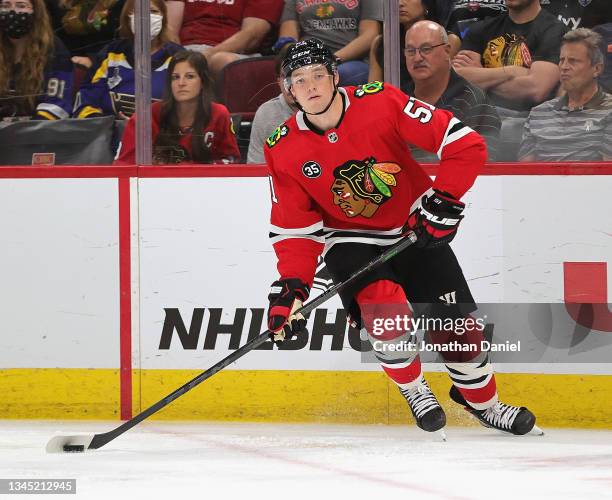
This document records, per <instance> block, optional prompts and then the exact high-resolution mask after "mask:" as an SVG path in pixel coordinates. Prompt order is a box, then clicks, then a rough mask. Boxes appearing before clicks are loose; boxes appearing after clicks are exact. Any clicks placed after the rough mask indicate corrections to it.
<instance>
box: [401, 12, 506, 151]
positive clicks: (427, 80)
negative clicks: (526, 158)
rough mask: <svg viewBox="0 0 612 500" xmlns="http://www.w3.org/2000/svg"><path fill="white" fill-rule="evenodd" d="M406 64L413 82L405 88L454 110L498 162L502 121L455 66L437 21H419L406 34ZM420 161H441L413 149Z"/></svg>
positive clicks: (411, 92) (444, 33) (444, 31)
mask: <svg viewBox="0 0 612 500" xmlns="http://www.w3.org/2000/svg"><path fill="white" fill-rule="evenodd" d="M405 47H406V48H405V49H404V51H405V53H406V67H407V68H408V73H410V76H411V77H412V82H411V83H410V84H409V85H408V86H406V87H405V88H402V90H403V91H405V92H406V93H407V94H408V95H412V96H415V97H417V98H418V99H420V100H421V101H424V102H428V103H430V104H433V105H434V106H436V107H437V108H441V109H445V110H447V111H450V112H452V113H453V115H455V116H456V117H457V118H458V119H459V120H461V121H462V122H463V123H464V124H466V125H467V126H468V127H470V128H471V129H472V130H475V131H476V132H478V133H479V134H480V135H481V136H482V137H483V138H484V139H485V142H486V145H487V157H488V160H489V161H495V158H496V155H497V147H498V141H499V131H500V128H501V121H500V119H499V115H498V114H497V110H496V109H495V107H494V106H492V105H491V103H490V102H489V99H488V97H487V95H486V93H485V92H484V91H483V90H482V89H480V88H478V87H476V86H474V85H472V84H470V83H469V82H468V81H467V80H465V79H464V78H462V77H460V76H459V75H458V74H457V73H456V72H455V71H454V70H453V69H452V68H451V58H450V45H449V43H448V35H447V34H446V30H445V29H444V28H443V27H442V26H440V25H439V24H437V23H435V22H433V21H419V22H418V23H415V24H414V25H413V26H412V27H411V28H410V29H409V30H408V31H407V33H406V44H405ZM411 152H412V156H413V157H414V159H415V160H416V161H420V162H424V161H438V158H437V156H436V155H433V154H431V153H427V152H425V151H423V150H421V149H418V148H416V147H412V148H411Z"/></svg>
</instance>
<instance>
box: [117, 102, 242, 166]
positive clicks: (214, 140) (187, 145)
mask: <svg viewBox="0 0 612 500" xmlns="http://www.w3.org/2000/svg"><path fill="white" fill-rule="evenodd" d="M161 104H162V103H161V102H155V103H153V104H152V105H151V142H152V143H153V144H155V139H157V135H158V134H159V129H160V123H159V121H160V117H161ZM136 120H137V116H136V114H133V115H132V116H131V117H130V119H129V120H128V122H127V124H126V126H125V131H124V132H123V137H122V138H121V144H120V145H119V149H118V151H117V157H116V159H115V161H114V162H113V165H132V164H134V163H136ZM202 134H204V143H205V144H206V146H207V147H208V149H209V150H210V161H211V163H232V162H234V161H236V160H239V159H240V149H238V142H237V141H236V135H235V134H234V128H233V126H232V121H231V118H230V114H229V111H228V110H227V108H226V107H225V106H223V104H218V103H216V102H213V103H212V109H211V116H210V121H209V122H208V125H207V126H206V128H205V129H204V130H203V131H202ZM191 135H192V134H191V132H189V133H185V134H184V135H182V136H181V138H180V140H179V147H180V149H177V151H176V155H175V156H176V161H175V163H182V162H187V163H192V161H191V160H189V158H190V157H191Z"/></svg>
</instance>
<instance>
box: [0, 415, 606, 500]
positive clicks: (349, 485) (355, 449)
mask: <svg viewBox="0 0 612 500" xmlns="http://www.w3.org/2000/svg"><path fill="white" fill-rule="evenodd" d="M117 425H118V423H117V422H83V421H74V422H62V423H56V422H40V421H12V420H0V478H29V479H48V478H76V479H77V494H76V495H71V496H66V495H62V498H83V499H104V500H123V499H141V498H142V499H147V500H149V499H164V500H179V499H181V500H182V499H192V498H193V499H210V498H216V499H225V498H232V499H233V498H244V499H253V498H255V499H259V498H262V499H263V498H265V499H271V500H274V499H281V498H282V499H287V500H289V499H293V498H299V499H302V498H308V499H311V500H327V499H331V498H341V499H346V500H353V499H358V498H370V499H382V498H394V499H395V498H403V499H414V498H424V499H430V498H442V499H473V498H479V499H480V498H482V499H487V500H498V499H502V498H504V499H506V498H508V499H514V500H528V499H544V498H551V499H556V500H558V499H560V498H563V499H565V498H568V499H590V500H600V499H604V498H611V499H612V431H597V430H590V431H588V430H559V429H545V432H546V435H545V436H542V437H537V436H523V437H516V436H509V435H504V434H501V433H498V432H496V431H492V430H489V429H484V428H481V427H469V428H458V427H448V428H447V437H448V441H447V442H442V441H440V440H439V439H438V438H437V436H435V435H431V434H427V433H424V432H423V431H420V430H418V429H416V428H415V427H414V425H413V424H408V425H406V426H382V425H381V426H339V425H313V424H299V425H298V424H295V425H286V424H250V423H249V424H247V423H230V424H228V423H223V424H215V423H210V424H200V423H198V424H194V423H162V422H145V423H142V424H140V425H139V426H137V427H136V428H134V429H132V430H130V431H128V432H127V433H126V434H124V435H122V436H120V437H119V438H117V439H116V440H114V441H111V442H110V443H109V444H107V445H106V446H104V447H103V448H101V449H99V450H94V451H89V452H87V453H80V454H57V455H54V454H46V453H45V444H46V442H47V441H48V439H49V438H50V437H52V436H53V435H54V433H55V432H56V431H61V432H68V433H73V432H74V433H78V432H106V431H108V430H111V429H112V428H114V427H116V426H117ZM30 496H31V495H20V496H19V497H18V498H26V497H30ZM6 498H8V497H6ZM36 498H41V496H40V495H37V496H36ZM52 498H58V497H52Z"/></svg>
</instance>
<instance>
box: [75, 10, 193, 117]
mask: <svg viewBox="0 0 612 500" xmlns="http://www.w3.org/2000/svg"><path fill="white" fill-rule="evenodd" d="M134 3H135V0H127V1H126V2H125V5H124V6H123V10H122V11H121V21H120V23H119V34H120V35H121V38H120V39H119V40H115V41H113V42H111V43H109V44H108V45H107V46H106V47H105V48H104V49H103V50H102V51H100V53H99V54H98V56H97V58H96V61H95V62H94V65H93V67H92V69H91V70H90V72H89V75H88V78H87V81H85V82H83V83H82V84H81V89H80V90H79V92H78V94H77V97H76V101H75V104H74V112H73V116H75V117H76V118H92V117H95V116H104V115H115V117H116V118H118V119H126V118H129V117H130V116H131V115H132V113H134V111H135V109H136V103H135V97H134V94H135V91H134V86H135V84H136V74H135V73H134V67H135V62H134ZM182 49H183V48H182V47H181V46H180V45H177V44H176V43H173V42H172V33H171V32H170V30H169V29H168V23H167V16H166V4H165V3H164V0H152V1H151V97H152V98H153V100H159V99H161V98H162V95H163V86H164V80H165V78H166V71H167V67H168V62H169V60H170V58H171V57H172V55H173V54H175V53H176V52H178V51H180V50H182Z"/></svg>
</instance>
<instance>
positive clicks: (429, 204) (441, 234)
mask: <svg viewBox="0 0 612 500" xmlns="http://www.w3.org/2000/svg"><path fill="white" fill-rule="evenodd" d="M464 208H465V204H464V203H462V202H461V201H459V200H456V199H454V198H453V197H452V196H451V195H449V194H448V193H442V192H441V191H433V192H428V193H426V194H424V195H423V197H422V198H421V203H420V204H419V205H418V206H417V207H416V208H415V209H414V210H413V212H412V213H411V214H410V216H409V217H408V223H407V224H406V226H407V227H406V228H405V229H406V230H412V231H414V232H415V234H416V235H417V237H418V239H417V241H416V243H415V246H417V247H419V248H436V247H439V246H442V245H448V244H449V243H450V242H451V241H452V240H453V238H454V237H455V234H457V229H458V228H459V223H460V222H461V219H463V215H461V212H463V209H464Z"/></svg>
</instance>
